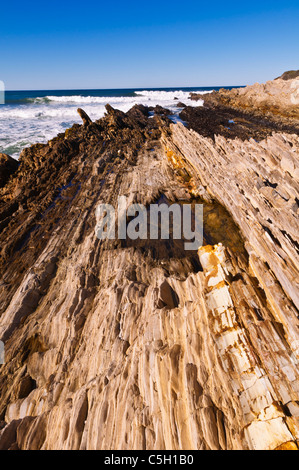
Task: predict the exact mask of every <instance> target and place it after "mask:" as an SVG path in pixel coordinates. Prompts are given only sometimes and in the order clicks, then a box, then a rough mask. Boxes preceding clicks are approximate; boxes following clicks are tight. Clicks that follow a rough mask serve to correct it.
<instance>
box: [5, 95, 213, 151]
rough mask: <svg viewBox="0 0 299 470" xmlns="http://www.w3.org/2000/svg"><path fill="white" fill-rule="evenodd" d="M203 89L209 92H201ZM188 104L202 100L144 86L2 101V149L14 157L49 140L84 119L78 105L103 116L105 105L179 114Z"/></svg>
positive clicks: (200, 102) (192, 104) (198, 103)
mask: <svg viewBox="0 0 299 470" xmlns="http://www.w3.org/2000/svg"><path fill="white" fill-rule="evenodd" d="M201 93H209V92H208V91H207V92H201ZM179 101H180V102H183V103H184V104H186V105H188V106H200V105H201V104H202V101H197V102H196V101H192V100H190V92H189V91H188V92H187V91H183V90H178V91H159V90H143V91H136V92H135V96H119V97H109V96H103V97H100V96H95V97H94V96H82V95H73V96H54V95H49V96H46V97H38V98H32V99H28V100H27V104H22V105H18V106H17V105H13V106H12V105H4V106H3V105H2V106H1V107H0V152H4V153H8V154H9V155H12V156H13V157H14V158H18V157H19V153H20V151H21V150H22V149H23V148H24V147H27V146H29V145H32V144H34V143H37V142H47V141H48V140H49V139H51V138H53V137H54V136H55V135H57V134H58V133H60V132H64V131H65V130H66V129H67V128H69V127H71V126H72V125H73V124H74V123H81V119H80V117H79V116H78V114H77V108H78V106H83V107H84V110H85V111H86V112H87V114H88V115H89V116H90V117H91V119H93V120H96V119H100V118H101V117H103V116H104V114H105V105H106V104H107V103H109V104H110V105H111V106H112V107H114V108H116V109H119V110H121V111H124V112H127V111H128V110H129V109H130V108H131V107H132V106H134V105H135V104H143V105H147V106H156V105H160V106H163V107H165V108H168V109H170V110H171V111H173V112H175V113H176V114H178V113H179V112H180V109H178V108H177V103H178V102H179Z"/></svg>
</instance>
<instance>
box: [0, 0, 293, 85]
mask: <svg viewBox="0 0 299 470" xmlns="http://www.w3.org/2000/svg"><path fill="white" fill-rule="evenodd" d="M0 14H1V26H0V80H3V81H4V82H5V85H6V89H7V90H16V89H23V90H26V89H27V90H28V89H29V90H30V89H31V90H33V89H75V88H126V87H127V88H134V87H141V88H142V87H176V86H191V87H193V86H208V85H210V86H216V85H242V84H244V85H245V84H251V83H254V82H257V81H258V82H263V81H266V80H269V79H272V78H275V77H276V76H278V75H280V74H281V73H282V72H284V71H285V70H289V69H298V68H299V26H298V25H299V1H298V0H296V1H288V0H286V1H280V2H278V1H275V0H271V1H269V0H259V1H256V0H251V1H242V0H240V1H238V2H237V1H234V0H232V1H229V0H228V1H227V2H223V1H221V2H220V1H205V2H203V1H200V0H199V1H198V0H197V1H189V0H185V1H184V0H181V1H176V0H172V1H163V0H152V1H150V2H145V3H142V2H140V1H130V0H128V1H125V0H122V1H113V0H110V1H109V0H107V1H105V2H103V1H99V0H98V1H91V0H85V1H83V0H80V1H78V0H72V1H70V0H59V1H58V0H52V1H49V2H41V1H38V2H33V1H30V0H29V1H25V0H22V1H19V0H16V1H5V3H3V2H1V7H0Z"/></svg>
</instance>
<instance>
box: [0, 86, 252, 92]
mask: <svg viewBox="0 0 299 470" xmlns="http://www.w3.org/2000/svg"><path fill="white" fill-rule="evenodd" d="M246 86H247V85H200V86H199V85H198V86H195V85H193V86H167V87H163V86H160V87H124V88H35V89H27V88H26V89H15V90H7V89H6V90H5V92H13V91H78V90H79V91H96V90H159V89H164V90H165V89H166V90H167V89H169V90H170V89H172V88H177V89H178V88H226V87H230V88H241V87H246Z"/></svg>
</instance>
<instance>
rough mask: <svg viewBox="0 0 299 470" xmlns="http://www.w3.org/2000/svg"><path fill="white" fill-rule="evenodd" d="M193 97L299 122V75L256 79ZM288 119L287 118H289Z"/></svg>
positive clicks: (212, 103) (259, 114)
mask: <svg viewBox="0 0 299 470" xmlns="http://www.w3.org/2000/svg"><path fill="white" fill-rule="evenodd" d="M191 99H194V100H201V99H203V100H204V101H205V103H206V104H207V105H210V106H213V105H216V106H219V105H220V106H224V107H228V108H230V107H231V108H235V109H238V110H240V111H243V112H244V111H245V112H249V113H253V114H255V115H257V116H267V117H268V118H269V117H272V118H274V119H275V121H276V122H283V123H285V124H287V123H288V121H287V120H292V121H293V124H294V125H296V124H297V125H298V120H299V78H298V77H297V78H292V79H287V76H285V77H284V78H283V76H282V77H281V78H277V79H276V80H272V81H268V82H266V83H255V84H254V85H251V86H247V87H245V88H233V89H232V90H226V89H221V90H220V91H219V92H213V93H210V94H207V95H200V94H196V93H195V94H192V95H191ZM286 119H287V120H286Z"/></svg>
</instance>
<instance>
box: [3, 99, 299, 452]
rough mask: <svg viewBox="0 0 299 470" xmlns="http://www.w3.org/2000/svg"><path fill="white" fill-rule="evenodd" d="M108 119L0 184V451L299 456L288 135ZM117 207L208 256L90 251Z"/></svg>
mask: <svg viewBox="0 0 299 470" xmlns="http://www.w3.org/2000/svg"><path fill="white" fill-rule="evenodd" d="M106 109H107V115H106V116H105V117H104V118H102V119H101V120H99V121H96V122H94V123H92V124H91V123H90V124H89V125H87V126H85V125H83V126H79V125H75V126H73V127H72V128H71V129H69V130H68V131H67V132H66V133H65V134H61V135H59V136H58V137H57V138H56V139H53V140H52V141H51V142H49V143H48V144H47V145H39V146H34V147H31V148H30V149H26V150H25V151H24V152H23V153H22V156H21V158H20V166H19V169H18V171H17V172H16V173H15V174H14V176H13V178H12V179H10V180H9V182H8V183H7V184H6V185H5V187H4V188H2V189H1V190H0V224H1V228H2V230H1V232H0V242H1V253H0V254H1V256H0V273H1V277H0V308H1V313H0V339H1V340H2V341H4V343H5V364H4V365H0V423H1V429H0V449H22V450H25V449H156V450H158V449H188V450H189V449H202V450H203V449H214V450H218V449H289V448H290V449H298V441H299V421H298V420H299V418H298V415H299V413H298V400H299V374H298V358H299V336H298V326H299V325H298V310H297V309H298V306H299V298H298V292H299V290H298V261H299V260H298V216H299V214H298V211H299V208H298V192H297V190H298V163H297V162H298V150H299V141H298V136H297V135H295V134H286V133H280V132H276V133H274V135H268V137H267V138H266V139H263V140H260V141H259V142H256V141H255V140H253V139H247V140H246V139H245V136H243V137H244V140H241V139H225V138H224V137H223V136H220V135H216V136H213V139H211V138H209V137H204V136H202V135H199V134H198V133H197V132H195V131H194V130H189V129H187V128H186V127H184V126H183V125H182V124H176V125H174V124H169V121H168V120H167V119H164V118H163V116H162V118H161V117H160V116H154V117H153V118H148V114H147V110H146V109H143V108H141V107H138V108H135V109H134V110H133V111H131V112H129V113H127V114H125V113H122V112H121V111H117V110H113V108H111V107H110V106H108V107H107V108H106ZM215 112H216V111H215ZM87 156H88V158H87ZM119 195H122V196H126V197H127V204H128V205H129V204H132V203H142V204H144V205H145V206H146V207H149V205H150V204H154V203H157V202H159V203H160V202H163V203H172V202H176V203H178V204H185V203H186V202H189V203H190V202H192V201H193V202H202V203H204V243H203V246H202V247H201V248H200V249H199V251H198V253H197V251H195V252H193V251H191V252H186V251H185V250H184V249H182V243H181V240H162V241H161V240H136V241H133V240H128V239H122V240H117V239H116V240H99V239H98V238H97V237H96V234H95V227H96V207H97V205H98V204H99V203H101V202H105V203H109V204H112V205H114V206H116V205H117V201H118V199H117V198H118V196H119Z"/></svg>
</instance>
